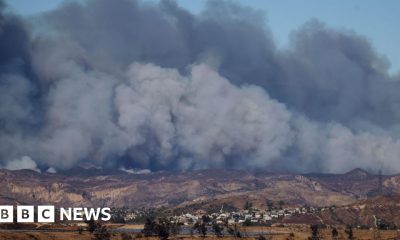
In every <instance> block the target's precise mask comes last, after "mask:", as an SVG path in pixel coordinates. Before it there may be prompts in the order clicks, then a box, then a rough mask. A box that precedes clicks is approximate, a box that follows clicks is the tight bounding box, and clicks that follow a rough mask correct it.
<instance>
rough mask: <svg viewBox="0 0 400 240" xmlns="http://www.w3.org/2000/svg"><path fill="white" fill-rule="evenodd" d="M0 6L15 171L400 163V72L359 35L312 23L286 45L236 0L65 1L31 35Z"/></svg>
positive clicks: (3, 92) (2, 128) (0, 155)
mask: <svg viewBox="0 0 400 240" xmlns="http://www.w3.org/2000/svg"><path fill="white" fill-rule="evenodd" d="M2 5H4V4H2ZM1 11H2V13H1V25H0V27H1V30H2V31H0V49H1V54H0V64H1V65H0V69H1V72H0V100H1V101H0V106H1V109H0V119H1V125H0V143H1V144H0V145H1V146H0V159H1V162H2V165H3V167H5V168H9V169H17V167H16V166H20V165H21V168H32V169H36V168H37V165H39V167H40V168H42V169H45V168H48V167H52V168H55V169H66V168H71V167H73V166H76V165H80V164H84V163H90V164H96V165H100V166H104V167H117V168H120V167H123V168H124V169H129V168H148V169H151V170H160V169H167V170H171V169H178V170H185V169H199V168H214V167H229V168H245V169H256V168H257V169H259V168H262V169H268V170H290V171H298V172H307V171H325V172H341V171H346V170H348V169H351V168H354V167H363V168H369V169H378V168H383V169H384V170H387V171H400V164H399V162H398V157H399V156H400V142H399V136H400V135H399V129H400V128H399V126H398V122H399V121H398V120H399V119H400V115H399V114H400V109H399V108H400V95H399V94H398V92H399V90H400V86H399V84H400V82H399V79H396V78H395V77H393V76H391V75H389V74H388V71H387V69H388V64H389V63H388V61H387V60H385V58H384V57H382V56H380V55H379V54H378V53H377V52H376V51H375V50H374V49H373V47H372V46H371V44H370V43H369V42H368V41H367V40H366V39H365V38H364V37H362V36H359V35H357V34H356V33H354V32H351V31H343V30H342V31H338V30H335V29H331V28H329V27H327V26H325V25H324V24H323V23H321V22H318V21H317V20H312V21H310V22H309V23H307V24H306V25H304V26H303V27H302V28H300V29H298V30H297V31H296V32H294V33H292V36H291V44H290V47H289V48H288V49H284V50H278V49H277V48H276V47H275V46H274V43H273V41H272V36H271V33H270V32H269V30H268V29H267V27H266V26H265V17H264V14H263V13H262V12H259V11H256V10H253V9H250V8H247V7H244V6H240V5H237V4H234V3H231V2H225V1H209V2H208V4H207V7H206V9H205V10H204V12H203V13H201V14H199V15H193V14H191V13H189V12H188V11H186V10H185V9H182V8H180V7H179V6H177V4H176V3H175V2H174V1H161V2H160V3H158V4H153V3H148V2H141V1H133V0H118V1H108V0H89V1H85V2H83V3H77V2H68V3H65V4H64V5H62V6H61V7H59V8H58V9H56V10H54V11H51V12H48V13H45V14H43V15H41V16H38V17H37V18H36V21H35V23H34V24H33V26H32V28H33V29H34V30H35V31H33V32H34V33H31V32H32V31H31V30H30V29H29V28H28V26H26V23H25V22H24V20H23V19H20V18H18V17H16V16H11V15H10V14H5V13H4V7H2V9H1ZM1 162H0V163H1ZM36 164H37V165H36Z"/></svg>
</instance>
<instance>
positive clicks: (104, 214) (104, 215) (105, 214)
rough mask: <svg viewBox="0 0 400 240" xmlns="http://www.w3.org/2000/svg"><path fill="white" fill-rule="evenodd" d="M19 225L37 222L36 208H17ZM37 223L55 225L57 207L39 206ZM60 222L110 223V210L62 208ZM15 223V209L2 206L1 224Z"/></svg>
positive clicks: (0, 208)
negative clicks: (93, 221)
mask: <svg viewBox="0 0 400 240" xmlns="http://www.w3.org/2000/svg"><path fill="white" fill-rule="evenodd" d="M16 210H17V211H16V214H17V222H18V223H33V222H35V207H34V206H17V209H16ZM36 213H37V222H38V223H54V220H55V216H56V212H55V207H54V206H51V205H44V206H37V207H36ZM59 217H60V219H59V220H60V221H85V220H95V221H97V220H102V221H109V220H110V219H111V214H110V208H81V207H78V208H60V209H59ZM12 222H14V207H13V206H11V205H10V206H0V223H12Z"/></svg>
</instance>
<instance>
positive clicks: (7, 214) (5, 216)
mask: <svg viewBox="0 0 400 240" xmlns="http://www.w3.org/2000/svg"><path fill="white" fill-rule="evenodd" d="M13 218H14V211H13V206H0V223H12V222H13V220H14V219H13Z"/></svg>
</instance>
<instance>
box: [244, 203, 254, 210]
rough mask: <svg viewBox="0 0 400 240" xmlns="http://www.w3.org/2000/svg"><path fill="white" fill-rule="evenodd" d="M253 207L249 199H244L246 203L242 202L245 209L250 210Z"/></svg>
mask: <svg viewBox="0 0 400 240" xmlns="http://www.w3.org/2000/svg"><path fill="white" fill-rule="evenodd" d="M252 207H253V204H252V203H251V202H249V201H246V203H245V204H244V207H243V208H244V209H245V210H251V208H252Z"/></svg>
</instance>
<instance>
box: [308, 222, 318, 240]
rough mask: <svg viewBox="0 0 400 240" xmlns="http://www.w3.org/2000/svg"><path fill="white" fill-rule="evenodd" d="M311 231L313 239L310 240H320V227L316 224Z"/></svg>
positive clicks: (311, 227)
mask: <svg viewBox="0 0 400 240" xmlns="http://www.w3.org/2000/svg"><path fill="white" fill-rule="evenodd" d="M310 229H311V237H310V238H309V239H310V240H318V239H319V236H318V235H319V232H318V225H317V224H314V225H311V226H310Z"/></svg>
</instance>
